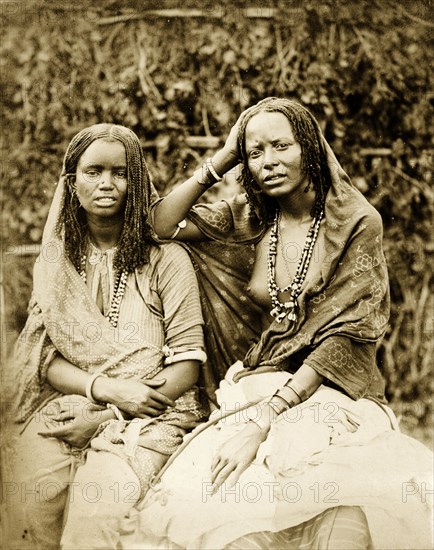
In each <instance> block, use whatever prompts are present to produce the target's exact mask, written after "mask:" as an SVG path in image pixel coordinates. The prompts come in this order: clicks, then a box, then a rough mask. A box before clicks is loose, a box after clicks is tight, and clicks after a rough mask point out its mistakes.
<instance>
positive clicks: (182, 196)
mask: <svg viewBox="0 0 434 550" xmlns="http://www.w3.org/2000/svg"><path fill="white" fill-rule="evenodd" d="M243 115H244V113H243V114H242V115H241V116H240V117H239V119H238V120H237V122H236V124H235V125H234V126H233V127H232V129H231V131H230V133H229V136H228V138H227V140H226V143H225V145H224V147H223V148H222V149H220V150H219V151H217V153H215V155H214V156H213V158H212V159H211V163H212V166H213V168H214V170H215V172H216V173H217V174H218V175H219V176H223V174H226V173H227V172H228V171H229V170H232V169H233V168H235V166H237V164H238V163H239V153H238V127H239V123H240V120H241V118H242V117H243ZM210 181H211V180H210V178H209V172H207V170H206V167H205V165H204V166H202V167H200V168H199V169H198V170H196V172H195V173H194V175H193V176H192V177H191V178H190V179H188V180H187V181H185V182H184V183H183V184H181V185H179V186H177V187H176V188H175V189H174V190H173V191H171V192H170V193H169V194H168V195H167V196H166V197H164V198H163V200H162V201H160V202H159V203H158V204H157V205H156V206H155V208H154V213H153V221H154V222H153V225H154V230H155V232H156V233H157V235H158V236H159V237H161V238H163V239H169V238H171V237H172V236H173V234H174V233H175V231H176V230H177V227H178V223H179V222H181V221H183V220H185V218H186V217H187V214H188V213H189V211H190V209H191V207H192V206H193V205H194V204H195V203H196V201H197V200H198V198H199V197H200V196H201V195H202V194H203V193H204V192H205V191H206V190H207V189H208V188H209V187H210V186H211V185H212V183H210ZM176 238H177V239H179V240H182V241H191V240H197V239H200V238H203V235H202V233H201V231H200V230H199V229H198V228H197V227H196V226H195V225H194V224H193V223H192V222H190V221H189V220H186V225H185V227H183V228H181V229H180V230H179V231H178V233H177V234H176Z"/></svg>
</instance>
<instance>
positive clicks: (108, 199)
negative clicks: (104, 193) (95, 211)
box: [95, 197, 116, 206]
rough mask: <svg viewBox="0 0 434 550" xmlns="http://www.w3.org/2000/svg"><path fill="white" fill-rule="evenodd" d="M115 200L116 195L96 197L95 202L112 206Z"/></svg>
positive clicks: (99, 204)
mask: <svg viewBox="0 0 434 550" xmlns="http://www.w3.org/2000/svg"><path fill="white" fill-rule="evenodd" d="M115 202H116V199H115V197H97V198H96V199H95V203H96V204H97V205H98V206H112V205H113V204H114V203H115Z"/></svg>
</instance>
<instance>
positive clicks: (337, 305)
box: [189, 98, 389, 400]
mask: <svg viewBox="0 0 434 550" xmlns="http://www.w3.org/2000/svg"><path fill="white" fill-rule="evenodd" d="M285 102H288V103H289V104H291V105H292V104H293V102H289V100H276V99H275V98H269V99H268V100H264V101H263V102H261V103H259V104H258V106H257V109H258V112H259V111H260V110H261V109H262V106H263V105H269V106H276V105H278V106H279V105H282V104H285ZM255 109H256V107H253V108H252V112H253V111H254V110H255ZM270 110H273V109H270ZM249 112H250V111H249ZM245 126H246V124H244V125H243V123H242V127H244V129H245ZM313 127H314V133H315V135H318V139H319V140H320V147H318V148H317V150H318V154H320V155H323V156H324V162H325V164H326V175H325V177H324V178H323V180H324V183H325V185H326V188H325V190H326V192H325V195H324V200H323V201H322V208H323V209H324V222H323V223H324V243H325V244H324V246H325V259H324V261H323V264H322V265H321V269H320V270H319V273H318V275H317V278H315V279H313V280H309V281H307V284H306V285H305V287H304V289H303V291H302V293H301V294H300V296H299V298H298V306H299V313H298V318H297V321H296V323H293V322H291V321H289V320H288V319H285V320H284V321H283V322H281V323H278V322H276V321H273V322H272V323H271V325H270V326H269V328H268V329H267V330H265V331H262V332H261V331H260V330H258V323H257V322H256V323H254V324H250V325H249V326H248V327H247V330H248V332H249V334H250V333H251V332H252V330H253V331H254V332H256V334H257V336H256V338H255V340H256V342H255V343H254V344H253V345H251V346H250V348H249V349H248V351H247V354H246V356H245V357H244V360H243V363H244V366H245V367H246V368H247V369H249V370H251V371H252V372H254V370H255V369H256V368H257V367H259V366H260V367H270V368H281V369H286V370H291V371H292V372H294V371H295V370H296V369H297V368H298V367H299V366H300V364H301V362H303V361H304V362H305V363H306V364H309V365H311V366H312V367H313V368H315V369H316V370H317V371H318V372H320V373H321V374H323V375H324V376H325V377H326V378H327V379H328V380H331V381H332V382H333V383H335V384H337V385H338V386H339V387H341V388H343V389H344V391H346V392H347V393H348V394H349V395H351V396H352V397H354V398H359V397H362V396H363V395H370V396H371V397H375V398H377V399H380V400H381V399H384V384H383V381H382V378H381V375H380V373H379V371H378V367H377V365H376V357H375V350H376V343H377V342H378V341H379V339H380V338H381V337H382V336H383V335H384V332H385V330H386V327H387V322H388V316H389V285H388V274H387V267H386V262H385V258H384V254H383V249H382V222H381V217H380V215H379V213H378V212H377V211H376V210H375V208H374V207H373V206H371V205H370V204H369V203H368V201H367V200H366V199H365V198H364V197H363V195H362V194H361V193H360V192H359V191H358V190H357V189H356V188H355V187H354V186H353V185H352V183H351V181H350V179H349V177H348V176H347V174H346V173H345V172H344V170H343V169H342V167H341V166H340V164H339V162H338V161H337V159H336V157H335V155H334V153H333V151H332V150H331V148H330V146H329V144H328V143H327V141H326V140H325V138H324V136H323V135H322V133H321V131H320V129H319V126H318V125H317V124H316V123H315V125H314V126H313ZM314 137H315V136H314ZM305 139H306V140H309V139H311V138H309V137H306V138H305ZM242 140H243V136H240V143H242ZM317 165H318V166H324V163H323V162H322V161H318V162H317ZM243 174H244V179H243V181H246V179H245V178H246V177H247V178H250V177H251V176H249V174H248V167H247V166H246V164H244V167H243ZM327 182H328V183H327ZM189 218H190V219H191V220H192V221H193V222H194V223H195V224H196V225H197V226H198V227H199V228H200V229H201V231H202V232H203V233H204V234H205V235H206V236H207V237H209V238H210V239H212V240H214V241H216V243H218V247H219V252H218V253H219V254H220V256H221V257H224V262H220V266H218V263H217V262H216V261H215V258H214V259H211V261H209V260H207V254H208V253H209V252H211V251H212V248H211V247H208V250H207V247H206V246H202V245H200V244H196V243H190V245H189V246H190V248H191V250H192V253H193V255H196V262H197V264H198V265H199V275H200V280H201V281H200V282H201V288H202V290H203V291H204V292H205V297H206V299H204V301H205V302H206V301H208V302H209V304H210V305H209V306H208V309H209V311H210V312H214V311H218V314H216V315H214V316H213V317H211V319H212V324H211V325H210V326H208V330H211V327H212V332H213V333H215V334H219V335H220V336H219V337H214V340H215V341H217V342H218V341H219V340H220V341H226V340H227V338H228V335H225V333H224V330H223V328H222V327H226V326H242V324H243V323H246V320H248V321H249V323H250V322H251V320H252V315H251V314H250V315H249V313H248V311H255V309H254V306H253V308H252V305H251V304H249V301H250V300H249V297H248V295H247V294H246V286H247V285H248V281H249V279H250V277H251V274H252V269H253V265H254V262H255V250H254V247H253V246H252V244H253V245H254V244H255V243H257V242H258V241H259V240H260V239H261V238H262V237H263V235H264V234H265V232H266V231H267V230H268V228H269V225H270V217H268V218H266V219H265V222H266V223H265V224H264V219H261V218H260V216H259V215H258V205H257V204H252V201H251V198H250V197H246V196H245V195H244V196H241V195H240V196H237V197H234V198H233V199H230V200H229V199H228V200H221V201H219V202H217V203H214V204H198V205H196V206H195V207H193V209H192V211H191V212H190V214H189ZM241 249H242V251H243V255H242V256H241V255H240V250H241ZM215 256H216V254H215V251H214V257H215ZM247 256H248V257H247ZM240 257H242V261H243V264H242V265H240V264H239V261H240ZM222 264H224V265H222ZM201 266H202V268H201ZM235 266H237V267H235ZM231 269H234V270H235V271H236V274H237V277H236V278H232V279H231V278H230V270H231ZM223 286H224V288H223ZM219 287H220V288H222V289H223V292H222V291H221V290H220V291H219V290H218V289H219ZM207 289H211V290H210V291H209V292H208V291H207ZM223 304H224V307H223ZM226 317H227V318H226ZM257 318H258V314H257V308H256V319H257ZM250 336H251V334H250ZM244 343H245V342H244ZM228 348H229V346H228ZM245 351H246V350H245ZM209 355H210V354H209ZM228 355H230V354H228ZM238 358H239V357H238ZM232 359H236V358H235V357H232ZM212 367H213V368H214V370H215V369H217V370H218V374H217V375H216V373H215V372H214V378H217V379H218V378H221V376H222V374H224V373H223V372H222V369H223V367H222V366H219V365H218V364H214V365H212ZM226 367H227V365H226ZM212 377H213V373H211V374H209V378H210V379H212Z"/></svg>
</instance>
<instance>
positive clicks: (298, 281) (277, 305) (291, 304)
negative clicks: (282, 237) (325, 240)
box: [267, 210, 323, 323]
mask: <svg viewBox="0 0 434 550" xmlns="http://www.w3.org/2000/svg"><path fill="white" fill-rule="evenodd" d="M281 216H282V213H281V212H280V210H277V211H276V215H275V217H274V222H273V225H272V227H271V233H270V242H269V245H268V262H267V264H268V265H267V285H268V293H269V295H270V298H271V305H272V306H273V309H272V310H271V311H270V314H271V315H272V316H273V317H276V321H277V322H278V323H281V322H282V321H283V320H284V319H285V317H286V316H287V317H288V320H289V321H292V322H295V321H296V320H297V313H296V308H297V306H298V304H297V298H298V296H299V295H300V292H301V287H302V285H303V283H304V280H305V279H306V274H307V270H308V268H309V263H310V259H311V258H312V254H313V249H314V246H315V243H316V239H317V237H318V232H319V226H320V224H321V220H322V217H323V212H321V213H320V214H319V215H318V216H317V217H315V218H314V219H313V220H312V223H311V224H310V227H309V231H308V233H307V237H306V242H305V243H304V247H303V251H302V254H301V258H300V260H299V262H298V265H297V270H296V272H295V275H294V279H293V280H292V281H290V283H289V284H288V285H287V286H285V287H284V288H279V287H278V286H277V283H276V256H277V243H278V240H279V233H280V229H279V226H280V218H281ZM289 290H291V294H290V297H289V300H288V301H287V302H284V303H282V302H281V301H280V300H279V298H278V297H277V296H278V294H279V293H282V292H287V291H289Z"/></svg>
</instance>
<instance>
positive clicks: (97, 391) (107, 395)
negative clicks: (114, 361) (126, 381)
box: [92, 361, 200, 408]
mask: <svg viewBox="0 0 434 550" xmlns="http://www.w3.org/2000/svg"><path fill="white" fill-rule="evenodd" d="M199 364H200V363H199V361H180V362H179V363H174V364H173V365H169V366H168V367H165V368H164V370H163V371H161V372H159V373H158V374H156V375H155V377H154V378H152V379H149V378H148V379H146V380H143V381H140V383H142V384H149V382H150V381H155V382H159V387H158V392H157V391H156V393H160V394H162V395H163V396H165V397H166V398H168V399H169V400H175V399H178V397H180V396H181V395H182V394H183V393H185V392H186V391H187V390H189V389H190V388H191V387H192V386H194V384H196V382H197V379H198V377H199ZM117 382H119V380H118V379H116V378H108V377H103V376H101V377H98V378H97V379H96V380H95V382H94V383H93V384H92V394H93V396H94V398H95V399H96V400H97V401H103V402H107V401H108V402H113V400H114V401H117V402H121V401H122V399H123V397H124V394H123V392H122V389H120V388H119V384H117ZM109 399H110V401H109ZM172 404H173V402H172ZM164 408H166V407H164Z"/></svg>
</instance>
